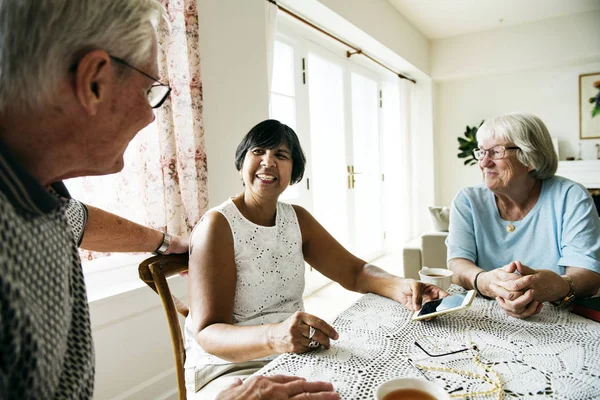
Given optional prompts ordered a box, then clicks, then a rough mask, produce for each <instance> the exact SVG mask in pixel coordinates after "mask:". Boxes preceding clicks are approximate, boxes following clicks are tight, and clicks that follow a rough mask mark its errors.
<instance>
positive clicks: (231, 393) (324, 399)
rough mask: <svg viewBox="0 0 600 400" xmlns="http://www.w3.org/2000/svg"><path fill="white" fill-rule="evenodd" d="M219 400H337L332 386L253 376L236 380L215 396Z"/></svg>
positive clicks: (290, 378) (302, 379)
mask: <svg viewBox="0 0 600 400" xmlns="http://www.w3.org/2000/svg"><path fill="white" fill-rule="evenodd" d="M217 398H218V399H219V400H260V399H273V400H287V399H298V400H300V399H303V400H309V399H314V400H338V399H339V398H340V395H339V394H337V393H336V392H334V390H333V385H332V384H331V383H326V382H307V381H306V380H305V379H304V378H298V377H296V376H283V375H275V376H255V377H252V378H249V379H248V380H246V382H243V383H242V381H241V380H240V379H238V380H237V381H235V382H234V383H233V384H232V385H231V386H230V387H229V388H228V389H226V390H224V391H222V392H221V393H219V394H218V395H217Z"/></svg>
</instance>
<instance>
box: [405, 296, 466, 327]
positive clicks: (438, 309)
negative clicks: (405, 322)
mask: <svg viewBox="0 0 600 400" xmlns="http://www.w3.org/2000/svg"><path fill="white" fill-rule="evenodd" d="M474 298H475V291H474V290H469V291H468V292H466V293H458V294H453V295H450V296H448V297H444V298H443V299H437V300H433V301H428V302H427V303H423V306H422V307H421V309H420V310H419V311H415V313H414V314H413V316H412V320H413V321H419V320H422V319H427V318H432V317H437V316H438V315H444V314H448V313H453V312H456V311H462V310H464V309H466V308H468V307H469V306H470V305H471V303H473V299H474Z"/></svg>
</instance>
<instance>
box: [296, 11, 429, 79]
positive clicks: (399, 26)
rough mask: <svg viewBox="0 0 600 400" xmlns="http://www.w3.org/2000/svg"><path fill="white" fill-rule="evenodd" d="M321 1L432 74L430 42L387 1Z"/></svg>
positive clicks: (416, 65) (414, 64)
mask: <svg viewBox="0 0 600 400" xmlns="http://www.w3.org/2000/svg"><path fill="white" fill-rule="evenodd" d="M288 1H289V0H288ZM301 1H306V0H301ZM319 2H320V3H321V4H323V5H325V6H326V7H328V8H329V9H331V10H332V11H333V12H335V13H336V14H338V15H340V16H341V17H343V18H344V19H346V20H347V21H349V22H351V23H352V24H353V25H355V26H356V27H357V28H359V29H360V30H362V31H364V32H366V33H368V34H369V35H370V36H371V37H373V38H374V39H375V40H377V41H379V42H380V43H381V44H383V45H384V46H385V47H387V48H389V49H390V50H391V51H393V52H394V53H396V54H398V55H400V56H401V57H402V58H403V59H405V60H406V61H407V62H409V63H410V64H412V65H413V66H414V67H415V68H416V69H418V70H420V71H421V72H423V73H424V74H426V75H429V70H430V65H429V40H428V39H427V38H426V37H425V36H423V34H422V33H421V32H419V31H418V30H417V29H416V28H415V27H413V26H412V25H411V23H410V22H409V21H408V20H407V19H406V18H404V16H402V14H400V13H399V12H398V11H397V10H396V9H395V8H394V7H393V6H392V5H391V4H390V3H389V2H388V1H387V0H369V1H365V0H319Z"/></svg>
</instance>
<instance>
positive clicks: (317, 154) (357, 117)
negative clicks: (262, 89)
mask: <svg viewBox="0 0 600 400" xmlns="http://www.w3.org/2000/svg"><path fill="white" fill-rule="evenodd" d="M273 65H274V71H273V83H272V92H271V117H272V118H276V119H279V120H281V121H282V122H283V123H286V124H288V125H289V126H290V127H292V128H293V129H295V130H296V133H297V134H298V136H299V138H300V142H301V143H302V147H303V149H304V151H305V153H306V157H307V161H308V162H307V168H306V172H305V178H304V180H303V182H301V183H300V184H298V185H295V187H294V186H292V187H291V188H290V189H288V190H287V191H286V193H284V195H283V196H282V199H283V200H284V201H288V202H291V203H295V204H300V205H302V206H304V207H305V208H307V209H308V210H309V211H310V212H311V213H312V214H313V215H314V216H315V218H316V219H317V220H318V221H319V222H320V223H321V224H322V225H323V226H324V227H325V229H327V230H328V231H329V232H330V233H331V234H332V235H333V236H334V237H335V238H336V239H337V240H338V241H339V242H340V243H341V244H342V245H343V246H344V247H346V248H347V249H348V250H349V251H351V252H352V253H353V254H355V255H356V256H358V257H360V258H362V259H364V260H366V261H371V260H373V259H375V258H377V257H378V256H380V255H382V254H383V251H384V248H385V246H384V242H385V234H384V224H383V220H384V214H385V211H384V202H383V195H382V192H383V167H382V166H383V165H384V164H383V153H384V151H383V149H384V146H383V144H384V143H383V139H381V138H382V137H384V136H385V134H386V133H387V130H386V123H385V121H384V119H383V117H382V116H383V115H384V114H383V113H382V108H381V91H382V86H383V82H384V79H383V78H382V77H381V75H379V74H377V73H375V72H374V71H373V70H371V69H369V68H365V67H363V66H361V65H358V64H356V63H354V62H351V61H349V60H348V59H347V58H346V57H345V53H344V52H342V51H341V49H340V51H339V52H338V51H336V50H335V49H333V50H332V49H330V48H329V47H327V48H325V47H322V46H321V45H319V44H316V43H314V42H313V41H311V40H308V39H306V38H303V37H294V36H293V35H292V36H287V35H285V34H282V33H281V32H279V33H278V37H277V39H276V44H275V51H274V64H273ZM396 79H397V78H396ZM327 282H328V280H327V279H325V278H324V277H322V276H321V275H320V274H317V273H315V272H314V271H310V269H308V270H307V279H306V286H307V290H306V291H307V292H309V291H312V290H314V289H315V288H318V287H320V286H322V285H323V284H325V283H327Z"/></svg>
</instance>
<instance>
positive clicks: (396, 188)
mask: <svg viewBox="0 0 600 400" xmlns="http://www.w3.org/2000/svg"><path fill="white" fill-rule="evenodd" d="M413 88H414V85H413V84H412V83H411V82H409V81H407V80H404V79H394V80H393V81H392V82H387V83H386V84H385V85H384V88H383V104H384V106H383V129H384V131H383V132H384V133H383V146H382V155H383V161H384V171H385V181H384V188H383V190H384V201H383V204H384V208H385V220H384V229H385V232H386V250H387V251H394V250H396V249H398V248H400V247H401V246H402V245H403V244H404V243H406V242H407V241H408V240H411V239H412V238H414V237H415V236H416V235H417V232H416V226H417V225H416V223H415V217H414V215H415V214H416V213H415V212H414V211H415V207H416V206H417V202H416V201H415V198H416V187H415V182H416V180H415V179H414V174H415V167H414V161H415V160H414V158H415V157H414V154H415V149H414V143H413V140H412V134H413V132H412V129H411V126H412V121H411V115H412V111H413V107H412V99H413V95H412V92H413Z"/></svg>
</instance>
